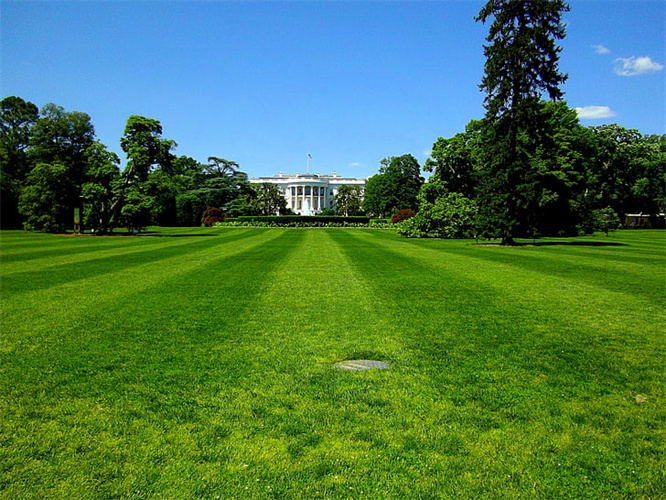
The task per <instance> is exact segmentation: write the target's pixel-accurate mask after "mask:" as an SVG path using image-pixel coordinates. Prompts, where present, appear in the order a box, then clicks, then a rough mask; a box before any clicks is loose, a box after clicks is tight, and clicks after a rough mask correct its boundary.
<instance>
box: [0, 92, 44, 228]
mask: <svg viewBox="0 0 666 500" xmlns="http://www.w3.org/2000/svg"><path fill="white" fill-rule="evenodd" d="M38 116H39V110H38V109H37V106H35V105H34V104H33V103H31V102H27V101H24V100H23V99H21V98H20V97H15V96H10V97H6V98H4V99H3V100H2V101H0V204H1V205H0V217H1V220H0V227H2V228H5V229H7V228H13V229H17V228H19V227H20V226H21V216H20V214H19V211H18V200H19V196H20V194H21V190H22V189H23V187H24V183H25V178H26V177H27V175H28V173H29V172H30V169H31V162H30V160H29V158H28V154H27V149H28V147H29V145H30V138H31V137H32V131H33V129H34V125H35V122H36V121H37V117H38Z"/></svg>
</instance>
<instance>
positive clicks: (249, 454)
mask: <svg viewBox="0 0 666 500" xmlns="http://www.w3.org/2000/svg"><path fill="white" fill-rule="evenodd" d="M225 231H229V232H228V233H225V234H227V235H228V236H233V235H238V234H240V233H239V231H243V234H245V236H244V237H242V238H238V239H236V240H234V241H231V240H229V241H230V244H229V245H217V246H216V245H214V244H212V243H211V246H210V247H209V248H206V247H205V245H204V246H202V247H198V248H197V251H196V252H193V253H189V252H187V249H188V248H189V244H188V245H182V246H179V247H178V248H179V249H180V250H181V251H182V253H181V254H177V253H175V252H174V253H173V254H172V255H171V256H170V257H169V258H168V259H164V260H162V261H160V260H159V259H156V260H151V259H148V260H147V261H146V262H144V263H143V264H140V265H137V266H136V267H128V268H126V269H120V268H119V269H117V270H115V271H114V272H111V273H106V274H103V275H100V276H97V275H95V273H91V275H90V276H89V277H88V278H86V279H84V280H80V281H75V282H70V283H68V282H64V283H62V284H60V285H57V286H53V287H51V288H44V289H41V290H37V291H35V292H33V293H32V294H26V295H23V294H16V295H14V296H13V298H12V299H11V303H12V304H13V306H14V307H16V306H19V305H20V307H22V308H23V309H22V311H23V313H24V314H16V315H15V316H12V317H11V318H9V321H3V329H4V327H5V325H10V327H12V328H14V331H15V335H13V336H12V337H11V342H9V343H6V344H5V345H7V346H8V347H10V348H11V354H10V355H3V358H4V360H7V361H6V362H4V363H3V365H2V367H1V369H2V384H3V387H2V392H3V397H4V396H5V395H7V397H6V398H5V399H4V402H3V403H2V404H3V409H2V412H3V413H2V414H3V419H1V420H0V441H1V444H2V446H1V447H0V463H1V465H2V471H3V474H2V478H1V479H0V498H20V497H32V498H81V499H86V498H119V497H130V498H131V497H134V498H151V497H153V498H155V497H163V498H215V497H220V498H276V497H277V498H349V497H353V498H566V497H578V498H641V497H658V496H659V495H660V494H661V489H660V485H661V484H662V482H663V475H661V471H662V470H663V445H664V442H665V440H664V429H663V425H662V424H663V421H664V414H663V409H662V408H663V407H664V405H663V403H664V400H663V388H662V387H661V384H660V382H661V380H662V379H663V362H660V361H659V360H658V358H659V355H658V352H650V353H647V354H646V353H644V352H643V350H646V351H647V350H649V346H650V345H651V344H650V342H652V340H651V339H650V337H654V336H653V335H651V334H648V335H646V337H647V340H646V339H641V338H640V336H639V335H636V334H635V333H636V332H637V331H638V330H640V328H641V326H640V325H634V327H633V328H634V329H633V330H632V331H631V332H630V333H629V334H628V335H626V338H624V337H623V336H622V335H620V333H621V332H620V329H621V328H622V327H623V326H625V325H627V324H628V322H629V321H630V320H631V321H633V320H634V319H635V316H634V317H631V318H630V319H626V318H625V319H623V318H622V315H623V314H624V312H625V311H628V310H629V309H630V308H631V304H632V303H633V304H634V306H637V307H642V306H643V305H645V304H647V305H648V309H649V311H648V313H649V314H648V315H647V316H646V318H644V319H643V321H644V325H643V326H645V327H646V329H647V330H648V331H653V330H654V327H655V324H654V321H653V320H654V317H653V316H652V311H653V309H651V307H652V306H650V304H649V303H648V302H649V301H647V300H646V299H645V296H644V295H643V296H642V295H641V294H637V295H638V296H639V299H638V300H636V301H635V302H633V298H632V296H631V295H630V294H627V293H618V292H609V291H608V290H605V289H603V288H601V289H598V288H599V287H598V284H597V283H595V282H593V281H592V282H590V281H588V279H587V278H588V277H589V276H590V275H592V274H593V273H594V272H596V271H589V272H583V273H582V274H581V273H577V275H576V277H575V280H574V279H573V277H572V278H571V280H570V279H569V278H568V277H567V276H565V275H563V276H561V277H558V276H554V277H552V278H551V277H550V276H549V275H548V274H547V273H543V274H540V273H539V272H538V269H537V267H538V266H531V268H530V269H528V270H525V269H521V266H520V265H516V263H513V264H512V263H511V262H493V261H492V259H483V258H470V257H467V256H466V254H465V252H466V251H467V250H468V248H469V249H471V250H473V251H477V250H478V251H483V250H488V251H489V254H490V252H492V251H494V250H503V249H495V248H493V249H490V248H487V249H481V248H473V247H468V245H467V243H466V242H457V241H427V242H421V241H413V240H404V239H401V238H398V237H397V236H396V235H394V234H393V233H391V232H383V231H372V232H369V231H359V230H346V229H317V230H281V229H255V230H251V231H249V232H246V230H237V229H228V230H227V229H225ZM192 239H193V240H194V239H196V238H192ZM202 239H203V238H202ZM206 239H207V240H208V239H210V240H212V238H206ZM188 241H189V240H188ZM622 241H625V240H624V239H623V240H622ZM193 243H194V242H193ZM646 246H647V245H646ZM652 246H654V245H652ZM165 248H171V247H170V246H169V244H168V242H165ZM572 248H574V247H572ZM618 248H619V247H618ZM622 248H623V249H624V247H622ZM640 248H643V247H639V249H638V250H639V251H640ZM513 250H515V251H516V252H519V251H523V250H526V249H513ZM534 250H535V251H541V250H544V248H539V249H534ZM547 250H548V251H549V252H552V253H553V255H554V256H557V251H556V250H557V248H556V247H552V248H551V247H548V248H547ZM585 250H588V249H587V248H586V249H585ZM156 251H159V247H156ZM567 259H568V258H567ZM556 261H557V259H555V260H554V261H553V264H552V266H554V267H557V266H558V264H557V263H556ZM565 261H566V259H565ZM34 262H35V263H37V264H38V263H39V262H40V261H39V260H35V261H34ZM548 262H549V259H546V260H545V261H544V263H543V265H544V267H548V266H550V265H551V264H548ZM591 262H594V261H593V260H592V261H591ZM82 265H84V266H85V265H86V264H85V263H83V264H82ZM531 280H533V281H534V286H533V287H532V288H534V292H533V293H534V297H533V298H530V296H529V294H530V293H531V292H530V290H531V287H530V281H531ZM506 283H509V285H506ZM26 286H28V284H27V283H26ZM567 287H570V288H571V289H573V290H572V293H571V294H568V292H569V291H571V290H568V288H567ZM594 295H599V297H598V298H595V297H594ZM553 296H554V298H553ZM567 297H569V299H570V300H569V302H570V303H569V306H568V307H569V311H570V312H569V313H567V312H566V311H559V310H558V307H559V305H560V304H565V303H566V300H565V299H566V298H567ZM590 297H591V300H592V302H591V306H594V307H596V305H598V304H605V305H609V304H610V303H611V302H613V301H615V300H616V299H622V300H624V301H625V302H626V304H625V305H623V306H622V308H621V310H620V311H619V312H617V311H613V312H612V313H611V314H610V316H609V317H608V318H609V321H611V322H612V321H613V320H614V319H618V321H619V323H618V324H617V329H616V330H614V331H613V332H611V334H608V333H606V332H604V331H603V330H604V329H605V328H606V325H605V324H602V325H595V322H594V321H592V320H589V321H582V322H579V321H576V318H568V314H570V313H574V312H575V313H577V314H585V312H586V309H587V307H586V305H585V302H586V301H588V299H589V298H590ZM641 297H642V298H641ZM26 299H28V300H26ZM2 300H3V311H4V310H5V307H4V306H5V298H4V296H3V297H2ZM595 301H596V302H595ZM591 306H590V309H591V310H592V311H593V312H594V314H593V316H594V317H601V316H599V315H598V311H596V310H595V308H594V307H591ZM31 308H33V309H34V311H36V312H37V313H36V314H33V313H32V310H31ZM611 327H613V328H615V327H614V326H613V325H611ZM31 331H34V332H37V333H38V335H36V336H35V335H33V336H32V337H31V335H30V334H31ZM4 336H5V335H4V331H3V337H4ZM611 337H612V338H611ZM609 339H610V340H609ZM627 339H629V340H630V341H632V342H634V341H635V344H632V343H631V342H628V341H627ZM4 341H5V339H4V338H3V342H4ZM350 357H375V358H379V359H383V360H385V361H388V362H390V363H391V365H392V366H391V369H389V370H384V371H370V372H346V371H342V370H337V369H336V368H334V367H333V363H334V362H335V361H337V360H341V359H345V358H350ZM606 358H608V359H606ZM641 365H642V366H641ZM636 391H641V393H640V394H641V395H643V397H646V398H647V400H646V401H644V402H642V403H640V404H639V403H637V402H636V401H635V400H634V397H635V396H636V395H637V394H636ZM5 416H7V418H4V417H5Z"/></svg>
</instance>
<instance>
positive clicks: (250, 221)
mask: <svg viewBox="0 0 666 500" xmlns="http://www.w3.org/2000/svg"><path fill="white" fill-rule="evenodd" d="M373 220H379V219H373ZM370 221H371V219H370V217H363V216H349V217H345V216H337V215H335V216H330V215H268V216H257V215H244V216H238V217H233V218H227V219H226V220H225V221H224V222H222V223H218V224H216V225H222V226H252V227H367V226H368V225H369V223H370Z"/></svg>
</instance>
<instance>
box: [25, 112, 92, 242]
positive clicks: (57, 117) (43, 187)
mask: <svg viewBox="0 0 666 500" xmlns="http://www.w3.org/2000/svg"><path fill="white" fill-rule="evenodd" d="M40 114H41V116H40V117H39V118H38V119H37V121H36V122H35V123H34V126H33V128H32V133H31V136H30V145H29V149H28V150H27V151H28V153H27V154H28V158H29V162H30V163H31V164H33V165H36V166H35V167H34V168H33V169H32V170H31V171H30V174H29V175H28V177H27V178H26V181H25V185H24V187H23V189H22V192H21V195H20V198H19V210H20V212H21V213H22V214H23V215H24V216H25V217H26V218H27V219H26V221H25V222H24V227H25V228H26V229H35V230H40V231H64V230H65V228H66V227H69V226H70V224H71V223H72V221H73V217H74V209H75V208H80V207H81V187H82V185H83V184H84V183H85V181H86V150H87V149H88V148H89V147H90V146H91V145H92V144H93V143H94V140H95V128H94V127H93V125H92V123H91V121H90V117H89V116H88V115H87V114H85V113H81V112H79V111H71V112H67V111H65V110H64V108H62V106H56V105H55V104H46V105H45V106H44V107H43V108H42V110H41V113H40ZM49 183H53V184H52V185H49ZM49 197H52V203H51V202H49Z"/></svg>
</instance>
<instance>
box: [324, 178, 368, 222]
mask: <svg viewBox="0 0 666 500" xmlns="http://www.w3.org/2000/svg"><path fill="white" fill-rule="evenodd" d="M366 192H367V186H366ZM332 202H333V206H334V207H335V212H337V213H339V214H340V215H344V216H351V217H353V216H358V215H362V214H363V188H361V186H352V185H348V184H343V185H342V186H340V187H339V188H338V191H337V193H336V195H335V196H334V197H333V200H332Z"/></svg>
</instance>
